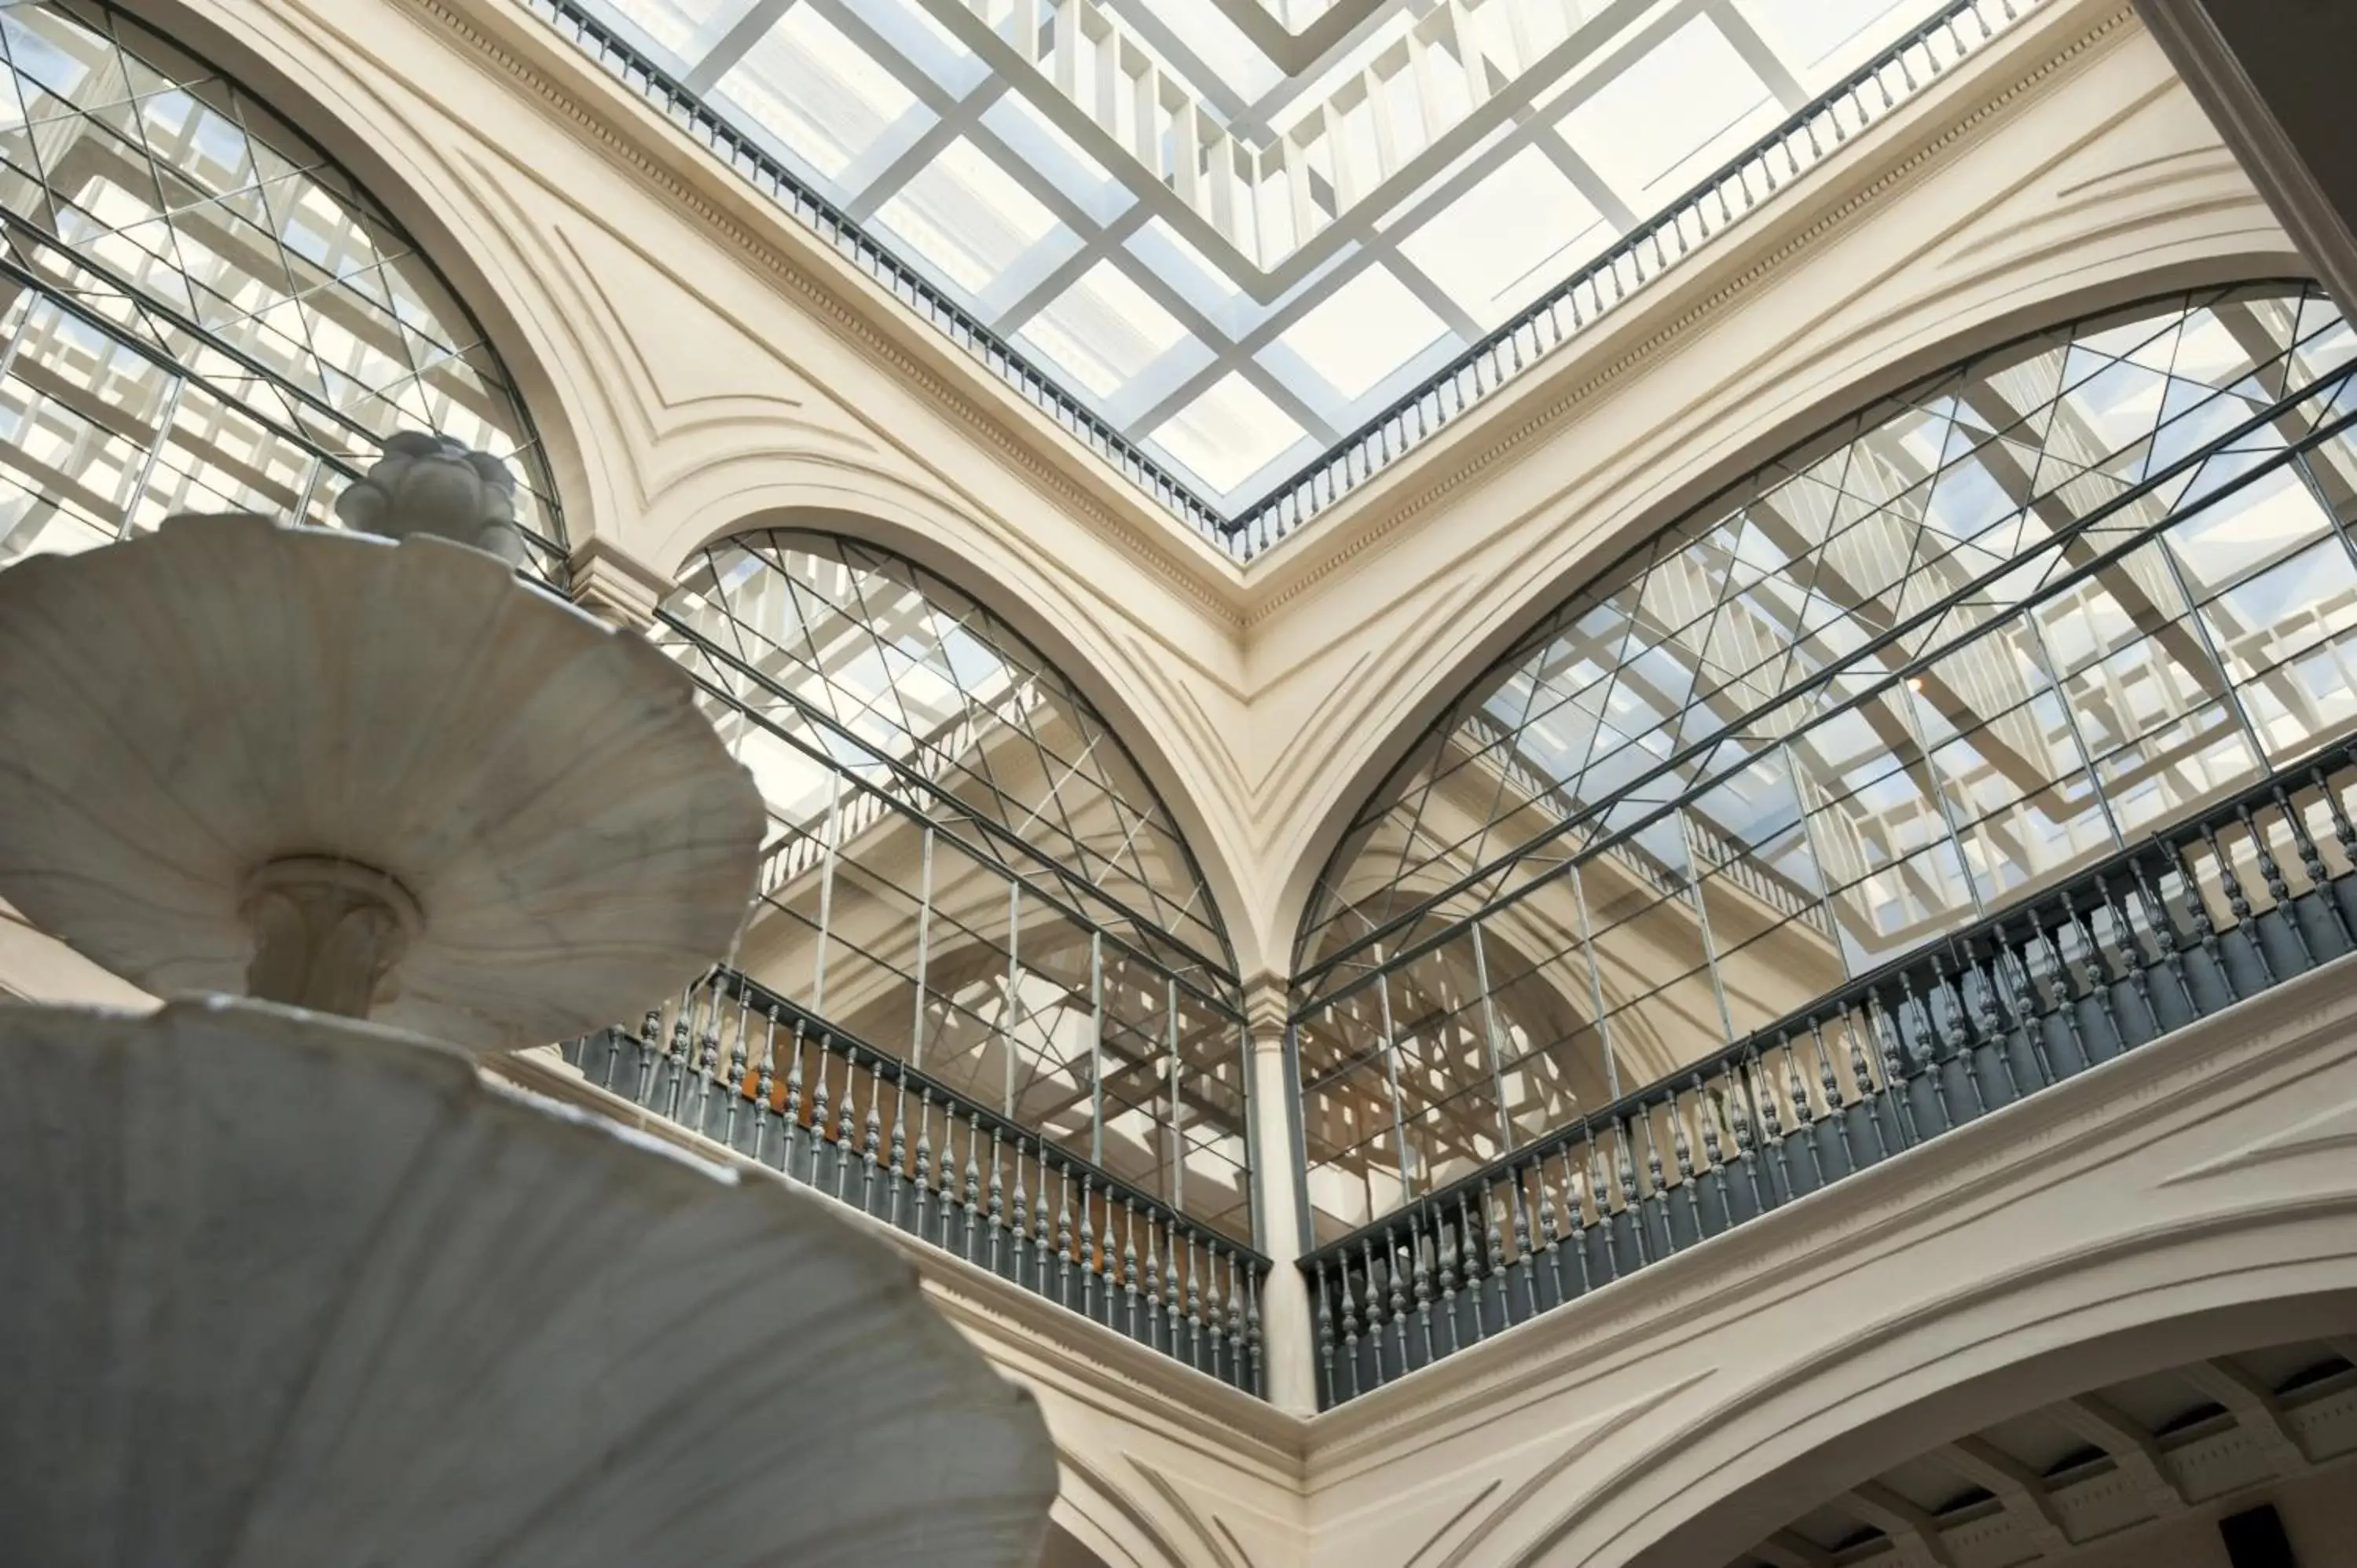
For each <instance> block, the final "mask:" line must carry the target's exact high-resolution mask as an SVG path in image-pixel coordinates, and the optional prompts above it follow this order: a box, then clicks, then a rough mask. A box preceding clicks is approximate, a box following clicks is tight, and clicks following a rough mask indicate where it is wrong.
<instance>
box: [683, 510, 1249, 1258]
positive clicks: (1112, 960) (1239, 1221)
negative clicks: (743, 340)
mask: <svg viewBox="0 0 2357 1568" xmlns="http://www.w3.org/2000/svg"><path fill="white" fill-rule="evenodd" d="M651 634H652V636H653V638H654V640H655V643H656V645H657V646H658V647H660V648H662V650H664V651H666V652H668V653H669V654H670V655H671V656H672V657H673V659H675V660H678V661H679V662H680V663H681V665H682V666H683V668H685V669H686V670H687V671H689V672H690V674H691V675H692V676H693V677H694V680H695V681H696V682H697V684H698V686H699V688H700V689H701V691H702V693H703V695H704V697H705V705H706V708H707V711H708V712H709V713H710V714H711V716H712V718H713V721H714V723H715V724H716V725H718V726H719V728H720V731H721V733H722V735H723V736H726V738H727V740H728V742H729V745H730V747H731V749H732V751H733V752H734V753H735V755H736V756H737V758H738V759H739V760H741V761H742V762H744V763H745V764H746V766H747V767H748V768H751V769H752V771H753V774H754V777H755V779H756V780H757V781H758V782H759V785H760V788H761V791H762V794H763V796H764V798H765V799H766V800H767V801H768V803H769V810H770V831H769V834H768V836H767V839H766V842H765V843H764V847H763V852H762V865H761V875H760V879H759V893H758V896H757V897H756V899H755V901H754V905H753V908H752V910H751V913H750V915H749V916H748V924H747V926H746V929H744V931H743V932H742V933H741V934H740V936H739V938H738V940H737V951H736V952H735V953H734V954H733V955H732V957H731V962H732V964H733V965H734V966H735V968H736V969H737V971H739V972H742V973H744V974H747V975H749V976H750V977H751V978H752V979H753V980H754V981H755V982H757V983H759V984H761V985H762V986H763V987H765V988H766V989H767V990H768V991H769V992H770V993H773V994H775V995H778V996H780V997H782V998H785V999H788V1000H790V1001H791V1002H794V1003H798V1004H801V1005H802V1007H803V1008H805V1009H807V1011H808V1014H809V1015H811V1017H812V1018H813V1020H814V1021H818V1022H820V1023H821V1024H822V1026H823V1027H825V1028H826V1029H828V1030H829V1032H830V1034H831V1035H832V1036H835V1037H836V1038H837V1040H838V1041H839V1042H850V1041H856V1042H858V1043H859V1045H860V1047H863V1048H865V1049H866V1050H867V1051H868V1052H870V1053H871V1054H873V1053H875V1052H877V1051H880V1052H881V1053H883V1054H884V1055H887V1056H888V1057H890V1058H894V1059H896V1060H898V1061H900V1062H904V1063H906V1064H908V1065H909V1067H911V1068H913V1069H919V1070H921V1071H924V1072H926V1073H928V1074H929V1075H930V1081H931V1083H933V1084H935V1085H938V1086H939V1087H941V1088H942V1089H944V1090H947V1091H948V1092H949V1093H951V1094H953V1095H955V1096H957V1097H958V1098H959V1100H960V1101H963V1103H965V1104H967V1105H971V1106H978V1107H981V1108H983V1109H985V1110H987V1111H989V1112H993V1113H995V1114H996V1115H998V1116H1000V1117H1003V1118H1005V1119H1006V1122H1008V1123H1010V1124H1011V1125H1012V1126H1013V1127H1015V1128H1017V1129H1022V1130H1025V1131H1028V1132H1030V1133H1037V1134H1040V1135H1044V1136H1046V1137H1048V1138H1049V1139H1052V1140H1053V1141H1054V1142H1055V1143H1056V1144H1057V1145H1058V1146H1059V1147H1060V1149H1062V1150H1065V1151H1069V1152H1071V1153H1072V1154H1075V1155H1079V1156H1081V1157H1082V1158H1085V1159H1086V1160H1088V1161H1089V1162H1090V1163H1091V1164H1092V1165H1094V1166H1096V1167H1097V1168H1098V1169H1099V1170H1100V1171H1102V1172H1104V1173H1107V1174H1110V1175H1111V1176H1114V1178H1116V1179H1117V1180H1119V1181H1122V1182H1125V1183H1127V1184H1129V1186H1130V1189H1131V1190H1132V1191H1134V1192H1135V1193H1136V1194H1138V1195H1140V1196H1144V1197H1151V1198H1154V1199H1157V1200H1159V1201H1161V1202H1163V1203H1167V1204H1168V1205H1169V1206H1170V1207H1171V1208H1174V1209H1176V1210H1177V1211H1179V1212H1180V1213H1182V1214H1185V1215H1188V1216H1189V1217H1192V1218H1195V1219H1201V1220H1204V1221H1206V1222H1208V1223H1211V1224H1212V1225H1214V1226H1216V1227H1218V1228H1219V1229H1220V1230H1222V1231H1223V1232H1224V1233H1225V1234H1227V1235H1228V1236H1229V1237H1230V1238H1231V1239H1232V1240H1238V1241H1241V1242H1243V1243H1245V1244H1247V1245H1250V1244H1252V1243H1253V1241H1254V1235H1253V1204H1252V1195H1251V1191H1250V1179H1249V1173H1250V1170H1251V1166H1252V1164H1253V1161H1252V1159H1251V1157H1250V1155H1249V1153H1248V1148H1247V1145H1248V1143H1249V1139H1250V1133H1251V1130H1250V1127H1249V1124H1248V1121H1247V1118H1246V1115H1245V1105H1244V1101H1245V1084H1246V1080H1247V1078H1248V1076H1249V1069H1248V1066H1247V1062H1246V1041H1245V1036H1244V1030H1243V1011H1242V993H1241V989H1240V987H1239V985H1238V983H1237V980H1236V977H1235V972H1234V968H1233V962H1232V959H1231V957H1230V956H1229V948H1228V943H1227V938H1226V934H1225V932H1224V930H1223V929H1222V924H1221V920H1220V918H1219V912H1218V910H1217V909H1216V908H1214V907H1213V905H1212V900H1211V891H1210V889H1209V888H1208V887H1207V886H1205V884H1204V881H1203V877H1202V874H1201V872H1200V870H1199V869H1198V868H1197V866H1196V864H1195V860H1194V857H1193V855H1192V854H1189V851H1188V848H1187V844H1186V843H1185V840H1184V838H1183V837H1182V835H1181V834H1180V832H1179V829H1178V827H1177V824H1176V823H1175V822H1172V821H1171V819H1170V816H1169V813H1168V811H1166V810H1165V809H1164V807H1163V805H1162V802H1161V800H1159V799H1158V798H1157V796H1156V794H1155V792H1154V790H1153V789H1152V788H1151V787H1150V786H1148V785H1147V783H1146V780H1145V778H1144V776H1143V775H1142V774H1141V773H1140V772H1139V770H1138V768H1137V767H1136V764H1135V761H1134V760H1133V759H1132V757H1131V756H1130V753H1129V751H1128V748H1127V747H1126V746H1124V745H1123V744H1122V742H1121V741H1120V740H1119V739H1118V738H1117V737H1116V736H1114V734H1113V733H1112V730H1111V727H1110V726H1109V725H1107V724H1106V722H1105V720H1104V719H1103V716H1102V715H1101V714H1098V713H1097V711H1096V710H1095V708H1094V706H1093V705H1092V704H1091V703H1090V702H1089V701H1088V699H1087V698H1086V697H1085V696H1083V695H1082V693H1080V692H1079V691H1078V690H1076V689H1075V688H1074V687H1073V685H1072V684H1071V682H1070V681H1069V680H1068V679H1067V678H1066V677H1065V676H1064V675H1063V674H1062V672H1061V671H1059V670H1057V669H1056V668H1055V666H1054V665H1052V664H1051V663H1049V661H1048V660H1046V659H1045V658H1044V657H1043V656H1042V655H1040V654H1039V651H1038V650H1035V649H1033V648H1032V647H1031V646H1030V645H1029V644H1028V642H1027V641H1025V640H1024V639H1022V638H1021V637H1020V636H1019V635H1018V634H1017V633H1016V632H1015V631H1014V630H1013V629H1012V628H1009V627H1008V626H1007V625H1006V623H1005V622H1004V621H1002V620H1000V619H999V618H997V617H996V616H995V615H993V614H992V613H991V612H990V611H989V610H987V609H985V607H983V606H981V605H980V604H978V603H976V602H975V601H974V599H973V598H971V597H969V596H967V595H966V594H964V593H963V591H962V590H960V589H959V588H958V587H957V586H956V585H954V584H952V583H951V582H949V581H946V580H944V579H943V578H942V577H939V576H937V575H934V574H932V573H931V572H928V571H925V570H924V569H923V568H921V567H919V566H917V565H916V564H913V563H911V562H909V561H908V560H906V559H904V558H902V557H900V556H897V555H894V554H892V553H889V552H887V551H884V550H882V549H880V548H879V547H877V546H876V545H873V544H867V543H862V542H857V541H855V540H851V539H846V538H844V537H843V536H841V535H836V534H822V533H813V532H791V531H786V530H766V531H763V532H758V533H746V534H737V535H733V536H731V537H729V538H728V539H726V540H724V541H719V542H715V543H714V544H711V545H709V546H707V547H706V548H705V549H704V550H702V551H700V552H698V553H697V554H696V555H695V556H694V558H693V560H692V561H691V563H690V564H689V567H688V570H687V572H686V574H685V575H684V579H683V583H682V585H681V586H680V588H679V589H678V590H677V591H676V592H674V593H673V595H672V596H671V597H670V598H669V599H667V600H666V601H665V602H664V604H663V606H662V609H661V610H660V612H659V618H658V619H657V622H656V624H655V625H654V627H653V628H651ZM764 1054H765V1055H766V1053H764ZM969 1131H971V1128H969ZM920 1135H921V1133H920ZM969 1153H970V1154H971V1151H969ZM995 1165H996V1156H995V1155H994V1166H995ZM977 1179H979V1173H977ZM991 1179H992V1181H993V1183H994V1184H996V1182H997V1180H998V1176H997V1173H996V1169H995V1168H994V1171H993V1174H992V1177H991ZM1019 1185H1020V1182H1019V1173H1018V1187H1019ZM1042 1197H1043V1199H1044V1197H1045V1195H1044V1194H1042ZM1106 1198H1107V1201H1108V1202H1110V1201H1112V1200H1113V1198H1112V1194H1111V1193H1107V1194H1106Z"/></svg>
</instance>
